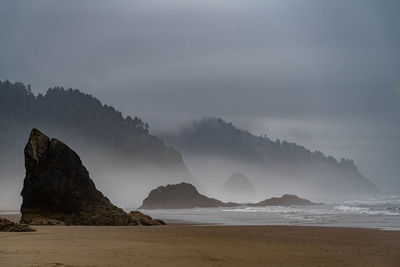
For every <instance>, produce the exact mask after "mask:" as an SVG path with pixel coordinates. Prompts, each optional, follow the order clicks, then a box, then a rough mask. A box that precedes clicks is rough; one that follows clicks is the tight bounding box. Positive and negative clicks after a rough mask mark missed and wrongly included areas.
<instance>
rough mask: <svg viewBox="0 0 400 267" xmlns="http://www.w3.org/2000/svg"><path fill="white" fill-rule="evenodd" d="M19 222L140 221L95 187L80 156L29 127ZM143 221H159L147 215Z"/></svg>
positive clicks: (80, 222) (120, 222)
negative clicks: (115, 204) (114, 203)
mask: <svg viewBox="0 0 400 267" xmlns="http://www.w3.org/2000/svg"><path fill="white" fill-rule="evenodd" d="M24 152H25V168H26V176H25V180H24V187H23V190H22V192H21V195H22V197H23V203H22V206H21V214H22V217H21V222H22V223H27V224H44V225H49V224H50V225H55V224H66V225H142V224H143V223H141V222H142V221H143V220H142V219H140V218H139V217H140V216H137V215H138V214H127V213H126V212H124V211H123V210H122V209H120V208H118V207H116V206H114V205H113V204H112V203H111V202H110V201H109V200H108V198H106V197H105V196H104V195H103V194H102V193H101V192H100V191H98V190H97V189H96V186H95V185H94V183H93V181H92V180H91V179H90V177H89V173H88V171H87V170H86V168H85V167H84V166H83V164H82V162H81V160H80V158H79V156H78V155H77V154H76V153H75V152H74V151H73V150H71V149H70V148H69V147H68V146H67V145H65V144H64V143H63V142H61V141H59V140H57V139H54V138H53V139H51V140H50V139H49V138H48V137H47V136H46V135H44V134H43V133H41V132H40V131H39V130H37V129H32V131H31V134H30V137H29V141H28V143H27V144H26V146H25V151H24ZM147 219H148V220H147V221H146V225H159V224H161V223H160V222H159V221H155V220H152V219H151V217H150V218H147Z"/></svg>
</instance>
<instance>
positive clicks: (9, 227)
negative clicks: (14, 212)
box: [0, 218, 36, 232]
mask: <svg viewBox="0 0 400 267" xmlns="http://www.w3.org/2000/svg"><path fill="white" fill-rule="evenodd" d="M33 231H36V230H35V229H33V228H31V227H29V226H27V225H25V224H20V223H14V222H12V221H9V220H7V219H3V218H0V232H33Z"/></svg>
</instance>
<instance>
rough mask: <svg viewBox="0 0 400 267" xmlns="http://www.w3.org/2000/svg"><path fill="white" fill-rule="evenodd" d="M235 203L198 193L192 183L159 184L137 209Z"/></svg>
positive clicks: (231, 204) (199, 206) (229, 204)
mask: <svg viewBox="0 0 400 267" xmlns="http://www.w3.org/2000/svg"><path fill="white" fill-rule="evenodd" d="M237 205H238V204H236V203H225V202H222V201H220V200H217V199H215V198H209V197H206V196H204V195H202V194H200V193H199V192H198V191H197V189H196V187H194V186H193V185H192V184H189V183H180V184H173V185H171V184H169V185H166V186H160V187H158V188H156V189H154V190H152V191H151V192H150V194H149V196H148V197H147V198H146V199H145V200H143V204H142V206H141V207H140V208H139V209H189V208H210V207H231V206H237Z"/></svg>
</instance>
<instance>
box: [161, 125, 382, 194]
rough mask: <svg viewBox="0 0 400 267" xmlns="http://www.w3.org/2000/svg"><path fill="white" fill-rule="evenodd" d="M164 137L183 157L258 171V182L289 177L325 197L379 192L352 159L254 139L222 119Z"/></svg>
mask: <svg viewBox="0 0 400 267" xmlns="http://www.w3.org/2000/svg"><path fill="white" fill-rule="evenodd" d="M163 137H164V140H166V141H167V142H168V143H169V144H171V145H173V146H174V147H176V148H177V149H179V150H180V151H181V152H182V153H183V155H184V156H198V157H199V158H200V157H216V158H223V159H226V160H232V161H234V162H241V163H243V164H247V165H249V166H252V168H258V169H259V170H260V171H259V173H261V175H259V176H260V177H259V180H262V179H263V178H262V177H261V176H262V175H265V176H268V175H271V176H279V177H286V178H287V179H288V180H290V179H291V181H292V182H293V181H297V182H300V181H302V182H305V183H304V186H307V183H309V184H310V187H311V186H316V185H318V186H320V188H319V189H321V192H322V194H324V191H329V190H336V191H337V192H346V193H354V192H355V193H374V192H377V188H376V186H375V185H374V184H373V183H372V182H370V181H369V180H368V179H366V178H365V177H364V176H362V175H361V174H360V173H359V171H358V169H357V167H356V166H355V164H354V162H353V160H349V159H341V160H340V161H337V160H336V159H335V158H334V157H331V156H325V155H324V154H323V153H322V152H320V151H314V152H312V151H310V150H308V149H306V148H305V147H303V146H300V145H297V144H295V143H290V142H287V141H282V142H281V141H279V140H277V141H272V140H271V139H269V138H268V137H266V136H255V135H253V134H251V133H250V132H249V131H246V130H243V129H240V128H237V127H235V126H234V125H233V124H232V123H228V122H226V121H224V120H223V119H221V118H205V119H202V120H200V121H196V122H194V123H192V124H191V125H187V126H186V127H184V128H183V129H182V130H181V131H180V132H179V133H176V134H170V135H164V136H163ZM221 167H223V166H221ZM236 170H237V171H241V170H240V169H237V168H236V169H235V171H236ZM280 180H283V179H280ZM253 182H254V181H253ZM325 182H327V183H325ZM319 183H321V185H319ZM317 191H318V190H317Z"/></svg>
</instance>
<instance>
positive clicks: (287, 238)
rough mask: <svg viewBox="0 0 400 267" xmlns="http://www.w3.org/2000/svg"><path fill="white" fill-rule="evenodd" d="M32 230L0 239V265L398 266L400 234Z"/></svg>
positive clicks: (288, 229)
mask: <svg viewBox="0 0 400 267" xmlns="http://www.w3.org/2000/svg"><path fill="white" fill-rule="evenodd" d="M3 217H4V216H3ZM8 217H9V216H8ZM9 218H10V217H9ZM11 218H12V219H16V218H17V216H11ZM35 228H36V229H37V230H38V231H37V232H33V233H0V266H397V267H398V266H400V231H382V230H374V229H358V228H335V227H295V226H206V225H205V226H194V225H177V224H175V225H168V226H155V227H143V226H142V227H118V226H114V227H113V226H111V227H108V226H97V227H96V226H41V227H35Z"/></svg>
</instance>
